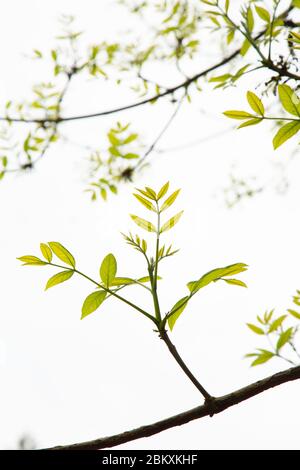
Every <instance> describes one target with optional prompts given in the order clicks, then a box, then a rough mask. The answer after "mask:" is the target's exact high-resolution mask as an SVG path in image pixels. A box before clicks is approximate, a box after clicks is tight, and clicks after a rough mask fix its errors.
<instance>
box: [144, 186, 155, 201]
mask: <svg viewBox="0 0 300 470" xmlns="http://www.w3.org/2000/svg"><path fill="white" fill-rule="evenodd" d="M145 190H146V192H147V193H148V194H149V196H151V197H152V198H153V199H154V200H155V201H156V199H157V198H156V192H155V191H154V189H152V188H149V186H146V187H145Z"/></svg>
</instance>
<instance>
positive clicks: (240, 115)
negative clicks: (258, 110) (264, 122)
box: [223, 110, 256, 120]
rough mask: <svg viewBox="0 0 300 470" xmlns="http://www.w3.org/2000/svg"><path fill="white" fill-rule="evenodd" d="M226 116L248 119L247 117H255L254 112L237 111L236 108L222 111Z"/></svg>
mask: <svg viewBox="0 0 300 470" xmlns="http://www.w3.org/2000/svg"><path fill="white" fill-rule="evenodd" d="M223 114H224V115H225V116H226V117H228V118H230V119H240V120H243V119H248V118H256V116H254V114H250V113H247V112H246V111H238V110H231V111H224V113H223Z"/></svg>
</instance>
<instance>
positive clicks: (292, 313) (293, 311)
mask: <svg viewBox="0 0 300 470" xmlns="http://www.w3.org/2000/svg"><path fill="white" fill-rule="evenodd" d="M288 312H289V314H290V315H292V316H293V317H295V318H297V320H300V313H298V312H296V310H291V309H288Z"/></svg>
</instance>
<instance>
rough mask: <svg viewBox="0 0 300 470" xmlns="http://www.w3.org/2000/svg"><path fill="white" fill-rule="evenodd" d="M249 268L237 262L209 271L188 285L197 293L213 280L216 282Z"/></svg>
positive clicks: (191, 290)
mask: <svg viewBox="0 0 300 470" xmlns="http://www.w3.org/2000/svg"><path fill="white" fill-rule="evenodd" d="M247 268H248V266H247V264H245V263H235V264H231V265H229V266H226V267H224V268H217V269H213V270H212V271H208V272H207V273H206V274H204V275H203V276H202V277H201V278H200V279H199V280H198V281H192V282H189V283H188V284H187V286H188V288H189V290H190V292H192V293H195V292H197V291H198V290H199V289H201V288H202V287H205V286H207V285H208V284H210V283H211V282H213V281H214V282H215V281H218V280H219V279H221V278H223V277H227V276H232V275H234V274H239V273H241V272H243V271H246V270H247Z"/></svg>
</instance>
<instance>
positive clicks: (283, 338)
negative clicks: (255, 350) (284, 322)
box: [276, 327, 293, 351]
mask: <svg viewBox="0 0 300 470" xmlns="http://www.w3.org/2000/svg"><path fill="white" fill-rule="evenodd" d="M292 336H293V327H290V328H288V329H287V330H285V331H283V332H282V333H281V335H280V336H279V338H278V341H277V344H276V350H277V351H279V350H280V349H281V348H282V347H283V346H284V345H285V344H286V343H288V342H289V341H290V340H291V338H292Z"/></svg>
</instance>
